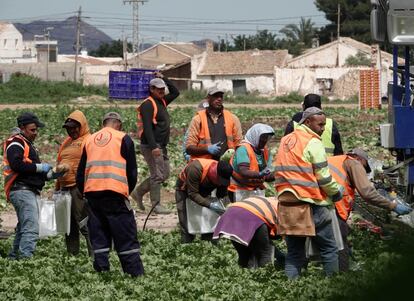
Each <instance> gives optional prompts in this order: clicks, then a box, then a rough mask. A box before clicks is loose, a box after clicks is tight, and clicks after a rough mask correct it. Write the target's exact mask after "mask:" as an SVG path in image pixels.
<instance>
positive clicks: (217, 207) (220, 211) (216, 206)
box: [209, 201, 226, 215]
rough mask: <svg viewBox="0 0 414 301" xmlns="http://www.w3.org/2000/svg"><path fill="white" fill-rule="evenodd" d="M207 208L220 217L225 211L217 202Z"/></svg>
mask: <svg viewBox="0 0 414 301" xmlns="http://www.w3.org/2000/svg"><path fill="white" fill-rule="evenodd" d="M209 208H210V209H211V210H213V211H214V212H216V213H217V214H219V215H222V214H223V213H224V212H225V211H226V208H224V206H223V204H222V203H221V202H218V201H217V202H211V203H210V206H209Z"/></svg>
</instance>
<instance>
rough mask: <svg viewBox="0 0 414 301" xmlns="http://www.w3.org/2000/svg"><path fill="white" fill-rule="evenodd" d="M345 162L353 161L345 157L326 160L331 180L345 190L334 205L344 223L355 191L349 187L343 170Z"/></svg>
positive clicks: (350, 208)
mask: <svg viewBox="0 0 414 301" xmlns="http://www.w3.org/2000/svg"><path fill="white" fill-rule="evenodd" d="M345 160H355V159H354V158H352V157H350V156H347V155H341V156H333V157H329V158H328V163H329V170H330V171H331V174H332V176H333V178H334V179H335V180H336V182H338V184H339V185H342V186H343V187H344V188H345V192H344V195H343V197H342V199H341V200H340V201H339V202H336V203H335V207H336V211H337V212H338V215H339V216H340V217H341V219H343V220H344V221H346V220H347V219H348V217H349V213H350V212H351V210H352V205H353V203H354V199H355V189H354V188H352V187H351V184H350V181H349V179H348V177H347V173H346V171H345V168H344V162H345Z"/></svg>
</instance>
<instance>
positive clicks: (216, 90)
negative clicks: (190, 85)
mask: <svg viewBox="0 0 414 301" xmlns="http://www.w3.org/2000/svg"><path fill="white" fill-rule="evenodd" d="M216 93H223V94H224V91H223V89H219V88H218V87H216V86H214V87H211V88H209V89H208V90H207V95H208V96H211V95H214V94H216Z"/></svg>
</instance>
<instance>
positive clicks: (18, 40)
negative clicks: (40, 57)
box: [0, 22, 24, 63]
mask: <svg viewBox="0 0 414 301" xmlns="http://www.w3.org/2000/svg"><path fill="white" fill-rule="evenodd" d="M23 49H24V45H23V36H22V34H21V33H20V32H19V31H18V30H17V29H16V27H14V25H13V24H11V23H5V22H0V63H13V62H17V60H18V59H21V58H22V57H23Z"/></svg>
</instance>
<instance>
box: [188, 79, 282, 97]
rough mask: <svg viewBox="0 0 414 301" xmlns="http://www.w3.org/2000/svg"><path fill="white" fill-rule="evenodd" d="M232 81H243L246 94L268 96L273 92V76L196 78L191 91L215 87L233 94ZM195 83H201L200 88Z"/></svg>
mask: <svg viewBox="0 0 414 301" xmlns="http://www.w3.org/2000/svg"><path fill="white" fill-rule="evenodd" d="M233 80H245V81H246V90H247V92H248V93H258V94H259V95H263V96H269V95H273V94H274V92H275V88H274V79H273V76H256V75H243V76H241V75H240V76H238V75H226V76H198V77H197V79H195V80H194V81H195V82H196V84H194V85H193V89H200V88H202V89H205V90H206V89H208V88H210V87H213V86H217V87H218V88H220V89H223V90H225V91H227V92H230V93H233V82H232V81H233ZM197 82H201V87H200V85H199V84H198V83H197Z"/></svg>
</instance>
